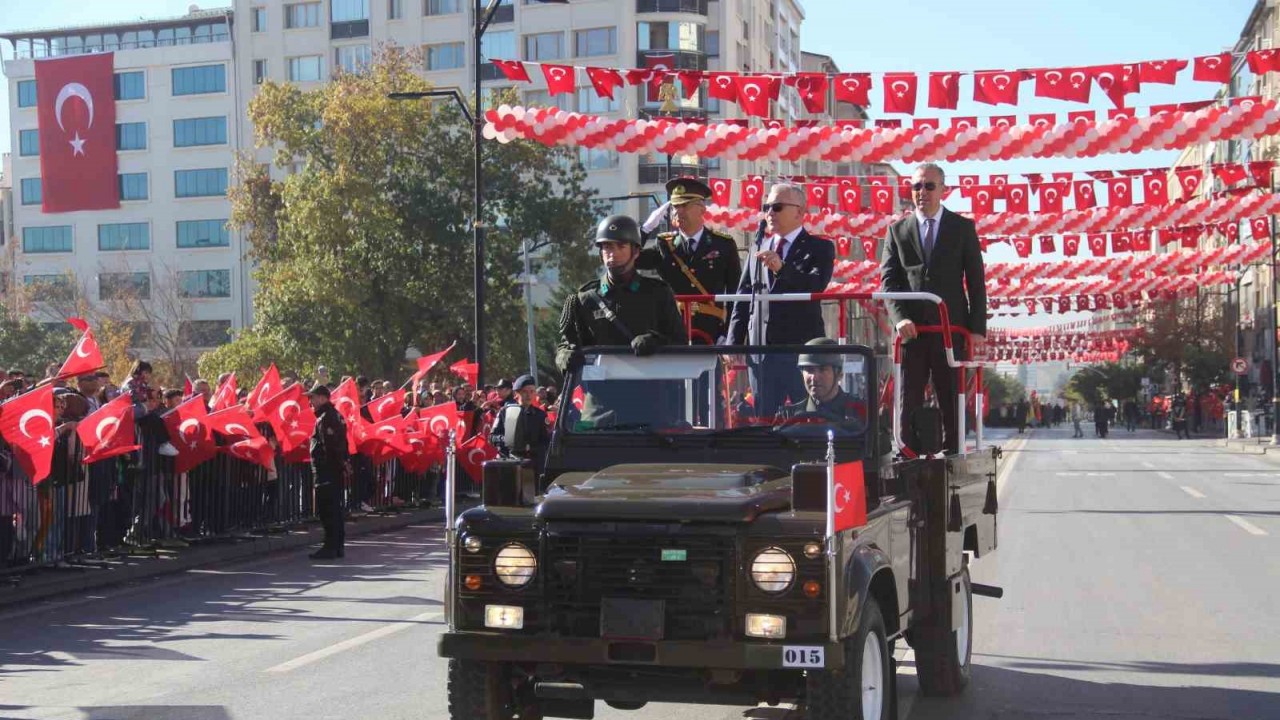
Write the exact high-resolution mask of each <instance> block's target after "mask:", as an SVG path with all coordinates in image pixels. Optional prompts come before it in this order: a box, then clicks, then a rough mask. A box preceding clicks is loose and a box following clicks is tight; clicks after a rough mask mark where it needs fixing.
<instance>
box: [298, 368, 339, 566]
mask: <svg viewBox="0 0 1280 720" xmlns="http://www.w3.org/2000/svg"><path fill="white" fill-rule="evenodd" d="M308 394H309V395H321V396H324V397H326V398H327V397H329V388H328V387H325V386H324V385H322V384H320V383H316V384H315V386H314V387H312V388H311V391H310V392H309V393H308ZM346 461H347V425H346V423H344V422H343V421H342V416H341V415H339V414H338V410H337V408H335V407H334V406H333V405H332V404H329V403H325V405H324V407H322V408H320V409H319V410H318V411H317V412H316V426H315V429H314V430H313V431H312V432H311V469H312V472H314V473H315V482H316V515H317V516H318V517H319V518H320V524H321V525H322V526H323V527H324V545H323V547H321V548H320V550H319V551H318V552H315V553H312V555H311V557H312V558H316V559H327V558H340V557H342V556H343V554H344V553H343V550H344V547H343V546H344V545H345V543H346V537H347V535H346V528H345V526H344V524H343V522H344V518H343V511H342V504H343V503H342V491H343V480H342V474H343V467H344V465H345V464H346Z"/></svg>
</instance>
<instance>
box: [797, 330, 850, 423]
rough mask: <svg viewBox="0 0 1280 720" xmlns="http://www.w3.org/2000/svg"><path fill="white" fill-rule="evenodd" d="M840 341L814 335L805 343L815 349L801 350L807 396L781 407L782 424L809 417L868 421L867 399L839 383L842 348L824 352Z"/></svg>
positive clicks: (820, 420)
mask: <svg viewBox="0 0 1280 720" xmlns="http://www.w3.org/2000/svg"><path fill="white" fill-rule="evenodd" d="M838 344H839V343H837V342H836V341H835V340H832V339H831V338H825V337H822V338H814V339H813V340H810V341H809V342H807V343H805V346H806V347H812V348H813V349H812V350H809V351H808V352H805V353H802V354H801V355H800V358H799V362H797V363H796V365H797V366H798V367H799V368H800V375H801V377H802V378H803V380H804V387H805V390H806V391H807V392H808V397H807V398H805V399H804V400H801V401H800V402H796V403H792V404H790V405H784V406H782V408H781V409H780V410H779V411H778V419H779V421H781V422H782V423H783V424H791V423H794V422H804V421H805V420H806V419H811V420H814V421H815V422H828V423H835V424H839V425H848V424H849V423H850V422H851V421H857V422H858V423H863V424H865V423H866V421H867V406H866V403H864V402H862V401H860V400H858V399H856V398H854V397H853V396H852V395H850V394H849V393H847V392H845V391H844V389H843V388H841V387H840V377H841V375H843V373H844V355H842V354H841V353H839V352H830V351H826V352H824V348H827V347H829V346H835V345H838Z"/></svg>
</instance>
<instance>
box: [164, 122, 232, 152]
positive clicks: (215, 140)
mask: <svg viewBox="0 0 1280 720" xmlns="http://www.w3.org/2000/svg"><path fill="white" fill-rule="evenodd" d="M226 142H227V118H226V116H222V117H201V118H182V119H181V120H174V121H173V146H174V147H192V146H195V145H225V144H226Z"/></svg>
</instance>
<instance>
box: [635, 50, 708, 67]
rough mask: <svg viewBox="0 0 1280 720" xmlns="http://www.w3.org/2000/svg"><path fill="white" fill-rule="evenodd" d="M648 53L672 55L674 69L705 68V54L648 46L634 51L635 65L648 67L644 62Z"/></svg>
mask: <svg viewBox="0 0 1280 720" xmlns="http://www.w3.org/2000/svg"><path fill="white" fill-rule="evenodd" d="M648 55H673V56H674V57H673V58H672V63H673V67H674V69H676V70H706V69H707V54H706V53H702V52H696V51H694V50H663V49H661V48H649V49H648V50H641V51H640V52H638V53H636V67H638V68H643V67H648V66H647V65H646V64H645V57H646V56H648Z"/></svg>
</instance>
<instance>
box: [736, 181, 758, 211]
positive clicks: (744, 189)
mask: <svg viewBox="0 0 1280 720" xmlns="http://www.w3.org/2000/svg"><path fill="white" fill-rule="evenodd" d="M739 187H740V188H741V192H739V193H738V207H744V208H747V209H749V210H759V209H760V204H761V201H763V200H764V178H762V177H760V176H759V175H748V176H747V177H746V178H743V180H742V182H741V184H740V185H739Z"/></svg>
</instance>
